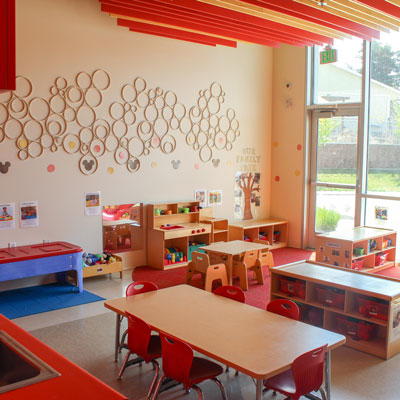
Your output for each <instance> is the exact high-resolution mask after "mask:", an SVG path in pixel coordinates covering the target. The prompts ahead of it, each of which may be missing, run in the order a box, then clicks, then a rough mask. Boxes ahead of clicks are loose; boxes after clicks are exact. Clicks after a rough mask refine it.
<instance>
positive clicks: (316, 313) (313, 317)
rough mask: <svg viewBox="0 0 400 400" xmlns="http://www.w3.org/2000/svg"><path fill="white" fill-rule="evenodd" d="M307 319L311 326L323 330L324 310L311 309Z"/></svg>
mask: <svg viewBox="0 0 400 400" xmlns="http://www.w3.org/2000/svg"><path fill="white" fill-rule="evenodd" d="M307 319H308V321H309V323H310V324H311V325H314V326H318V327H320V328H322V326H323V324H324V310H322V309H321V308H316V307H311V308H310V310H309V311H308V315H307Z"/></svg>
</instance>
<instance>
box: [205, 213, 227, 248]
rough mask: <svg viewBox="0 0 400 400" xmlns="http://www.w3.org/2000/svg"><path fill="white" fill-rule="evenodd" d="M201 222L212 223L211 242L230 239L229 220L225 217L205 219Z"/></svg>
mask: <svg viewBox="0 0 400 400" xmlns="http://www.w3.org/2000/svg"><path fill="white" fill-rule="evenodd" d="M201 222H204V223H205V224H210V225H211V242H212V243H214V242H228V241H229V222H228V220H227V219H223V218H209V219H203V220H202V221H201Z"/></svg>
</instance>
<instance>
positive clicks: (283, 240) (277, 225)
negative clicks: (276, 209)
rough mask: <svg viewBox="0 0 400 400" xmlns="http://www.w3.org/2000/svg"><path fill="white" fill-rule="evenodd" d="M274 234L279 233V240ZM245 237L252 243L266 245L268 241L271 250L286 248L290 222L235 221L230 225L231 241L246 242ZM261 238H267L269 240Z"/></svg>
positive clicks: (272, 220)
mask: <svg viewBox="0 0 400 400" xmlns="http://www.w3.org/2000/svg"><path fill="white" fill-rule="evenodd" d="M274 232H279V238H277V235H275V236H274ZM264 234H265V235H264ZM245 237H247V238H248V239H249V240H250V241H252V242H258V243H263V244H265V243H266V241H267V242H268V243H269V245H270V249H277V248H279V247H286V246H287V243H288V237H289V231H288V222H287V221H284V220H281V219H276V218H274V219H263V220H256V219H251V220H246V221H234V222H231V223H230V224H229V240H245ZM260 237H266V238H267V240H265V239H260Z"/></svg>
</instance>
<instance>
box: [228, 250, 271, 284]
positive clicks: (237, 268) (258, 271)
mask: <svg viewBox="0 0 400 400" xmlns="http://www.w3.org/2000/svg"><path fill="white" fill-rule="evenodd" d="M248 269H249V270H251V271H253V272H254V278H255V279H256V280H257V282H258V283H259V284H261V285H263V284H264V276H263V271H262V266H261V261H260V259H259V251H258V250H251V251H246V253H244V256H243V258H242V259H241V260H233V264H232V274H233V276H239V280H240V287H241V289H243V290H248V289H249V284H248V279H247V270H248Z"/></svg>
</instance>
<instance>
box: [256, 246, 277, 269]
mask: <svg viewBox="0 0 400 400" xmlns="http://www.w3.org/2000/svg"><path fill="white" fill-rule="evenodd" d="M258 259H259V262H260V265H261V267H264V266H266V265H267V266H268V271H270V270H271V269H272V268H274V257H273V256H272V252H271V251H269V249H262V250H259V251H258Z"/></svg>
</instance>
